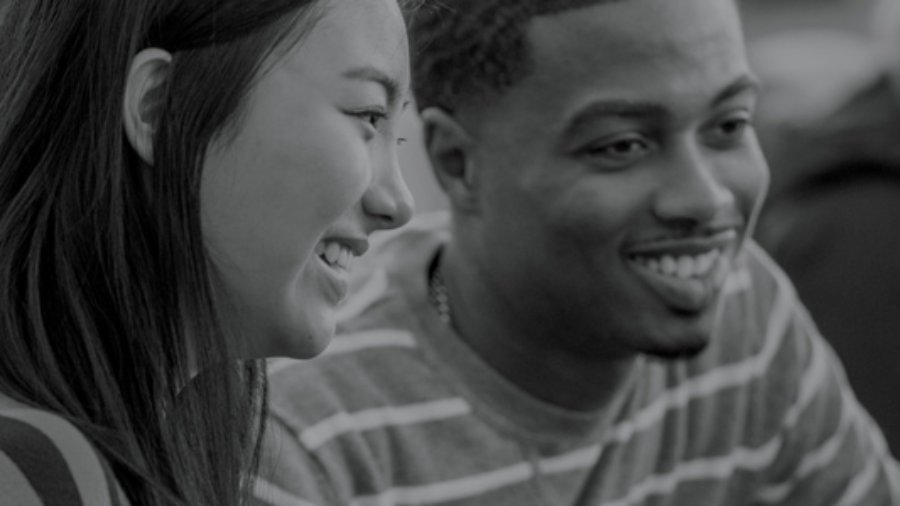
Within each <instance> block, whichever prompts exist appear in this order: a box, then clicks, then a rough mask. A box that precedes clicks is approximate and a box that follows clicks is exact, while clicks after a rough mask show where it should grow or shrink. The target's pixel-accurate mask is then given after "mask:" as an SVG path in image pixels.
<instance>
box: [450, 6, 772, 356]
mask: <svg viewBox="0 0 900 506" xmlns="http://www.w3.org/2000/svg"><path fill="white" fill-rule="evenodd" d="M529 40H530V43H531V49H532V56H533V60H532V63H533V65H532V67H531V72H530V73H529V76H528V77H526V78H524V79H523V80H522V81H520V82H518V83H517V84H515V85H514V86H513V87H512V88H511V89H510V90H508V91H506V92H504V94H503V96H502V97H501V98H500V99H499V100H498V101H497V102H496V103H495V105H492V106H491V107H490V108H489V109H488V110H487V112H485V113H484V114H482V115H481V116H480V119H479V120H478V121H477V125H476V126H474V127H471V126H470V128H471V130H472V134H473V137H474V138H475V147H474V150H473V158H472V161H473V163H474V164H475V166H476V170H477V171H478V173H479V177H480V183H479V184H481V185H482V189H481V193H480V195H482V196H483V198H482V200H481V206H482V207H481V215H480V220H481V226H480V227H479V228H477V232H475V233H473V234H471V235H467V237H466V239H464V241H465V242H467V244H466V246H467V247H469V248H471V249H472V250H473V251H475V252H476V253H475V255H474V258H475V259H476V260H475V261H476V262H477V264H478V265H477V268H478V269H479V270H480V271H482V274H483V277H484V281H485V283H486V286H488V287H489V290H492V291H494V292H495V293H499V294H503V295H502V297H503V298H504V299H505V303H506V304H508V307H510V308H512V311H513V313H514V314H515V315H516V316H517V317H519V318H520V319H521V320H522V321H525V322H530V323H532V324H533V328H543V329H551V328H552V329H557V331H554V332H552V333H550V332H547V333H545V335H546V336H547V337H546V338H547V339H549V340H554V341H556V343H554V345H560V346H567V347H570V348H572V349H573V350H576V351H578V352H579V353H595V354H596V353H601V354H609V353H613V354H618V353H630V352H633V351H638V352H644V353H651V354H659V355H666V356H668V355H678V354H690V353H693V352H696V351H699V350H700V349H702V348H703V347H704V346H705V345H706V344H707V342H708V341H709V339H710V335H711V332H712V329H713V325H714V322H715V315H716V308H717V306H718V304H719V299H720V294H721V292H722V287H723V283H724V280H725V277H726V275H727V273H728V272H729V270H730V269H731V266H732V264H733V261H734V257H735V256H736V255H737V254H738V252H739V250H740V247H741V242H742V240H743V238H744V237H745V236H746V235H747V233H748V229H749V227H750V224H751V223H752V222H753V221H754V220H753V217H754V215H755V209H756V208H757V207H758V204H759V202H760V201H761V199H762V196H763V194H764V192H765V188H766V185H767V183H768V171H767V167H766V164H765V161H764V159H763V157H762V155H761V153H760V150H759V147H758V144H757V141H756V137H755V134H754V132H753V130H752V128H751V127H750V126H749V123H750V119H751V117H752V114H753V108H754V105H755V99H756V89H755V84H754V81H753V78H752V76H751V75H750V71H749V69H748V65H747V62H746V58H745V54H744V53H745V51H744V45H743V41H742V35H741V28H740V22H739V18H738V14H737V10H736V7H735V5H734V3H733V2H731V1H723V0H679V1H677V2H673V1H671V0H629V1H625V2H617V3H604V4H598V5H596V6H591V7H587V8H581V9H577V10H571V11H567V12H564V13H562V14H558V15H553V16H544V17H540V18H536V19H535V20H533V21H532V22H531V24H530V26H529Z"/></svg>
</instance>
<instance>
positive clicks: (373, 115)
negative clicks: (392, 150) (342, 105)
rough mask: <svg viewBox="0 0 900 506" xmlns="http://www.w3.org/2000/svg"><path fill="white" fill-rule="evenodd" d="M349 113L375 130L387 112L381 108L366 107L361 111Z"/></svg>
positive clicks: (384, 118)
mask: <svg viewBox="0 0 900 506" xmlns="http://www.w3.org/2000/svg"><path fill="white" fill-rule="evenodd" d="M351 114H352V115H353V116H356V117H357V118H359V119H361V120H363V121H365V122H366V123H368V124H369V125H370V126H371V127H372V128H374V129H376V130H377V129H378V127H379V126H380V125H381V122H382V121H384V120H386V119H387V118H388V115H387V112H385V111H383V110H381V109H366V110H362V111H354V112H352V113H351Z"/></svg>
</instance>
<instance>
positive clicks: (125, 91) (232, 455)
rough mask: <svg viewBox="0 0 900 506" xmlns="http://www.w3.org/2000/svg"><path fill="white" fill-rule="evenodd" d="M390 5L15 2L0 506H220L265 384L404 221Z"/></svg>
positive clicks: (7, 50)
mask: <svg viewBox="0 0 900 506" xmlns="http://www.w3.org/2000/svg"><path fill="white" fill-rule="evenodd" d="M397 1H398V0H305V1H303V0H128V1H125V0H118V1H117V0H102V1H101V0H93V1H90V2H75V1H72V0H65V1H61V0H12V2H11V3H10V5H8V6H6V12H5V14H4V17H3V19H2V20H0V24H2V26H0V28H2V30H0V350H2V351H0V493H2V494H3V497H2V499H0V502H3V504H16V505H19V504H21V505H32V504H35V505H39V504H47V505H54V504H66V505H77V504H89V505H103V504H128V503H130V504H133V505H144V504H147V505H159V504H166V505H169V504H179V505H192V506H193V505H217V506H218V505H235V504H241V503H242V502H244V500H245V498H246V497H248V489H249V488H250V486H251V485H252V484H251V483H250V481H251V479H250V478H249V477H250V476H252V474H253V466H254V465H255V461H256V456H255V455H256V453H257V448H258V444H257V441H258V436H259V434H258V432H259V429H258V428H259V427H260V413H261V412H262V409H261V407H262V406H263V404H264V402H263V401H262V397H263V395H262V392H263V390H264V379H263V378H264V374H263V371H262V369H263V366H262V365H261V363H259V362H243V363H242V364H243V365H232V364H235V363H237V361H236V360H235V359H239V358H243V359H252V358H260V357H266V356H274V355H280V356H292V357H298V358H303V357H310V356H313V355H315V354H317V353H319V352H320V351H321V350H322V349H323V348H324V346H325V345H326V344H327V342H328V340H329V339H330V337H331V335H332V333H333V331H334V309H335V307H336V306H337V304H338V303H339V302H340V300H341V299H342V298H343V297H344V296H345V294H346V290H347V281H346V274H347V270H348V268H349V264H350V263H352V259H353V257H355V256H358V255H361V254H363V253H364V252H365V250H366V247H367V243H366V238H367V236H368V235H369V234H370V233H371V232H373V231H375V230H378V229H385V228H392V227H397V226H399V225H401V224H403V223H405V222H406V221H407V220H408V219H409V216H410V213H411V199H410V196H409V192H408V190H407V188H406V187H405V185H404V183H403V181H402V178H401V176H400V174H399V171H398V167H397V159H396V145H397V143H398V138H397V136H396V128H395V127H396V121H397V117H398V116H399V115H400V113H401V112H402V109H403V107H404V104H405V96H406V90H407V88H408V86H409V73H408V50H407V45H406V44H407V42H406V35H405V28H404V24H403V18H402V15H401V10H400V6H399V5H398V3H397Z"/></svg>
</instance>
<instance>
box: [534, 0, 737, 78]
mask: <svg viewBox="0 0 900 506" xmlns="http://www.w3.org/2000/svg"><path fill="white" fill-rule="evenodd" d="M527 38H528V43H529V45H530V49H529V51H530V53H531V56H532V63H537V64H542V63H550V64H551V65H552V64H553V63H559V64H562V65H565V64H569V66H570V67H571V64H572V63H575V62H577V61H578V60H581V61H583V62H584V63H585V64H586V65H585V66H584V68H585V71H590V72H594V71H596V68H597V67H596V66H592V65H587V63H603V64H607V65H609V66H610V67H613V66H615V67H620V66H625V65H643V64H665V63H666V62H671V63H674V62H678V61H683V60H688V61H698V60H704V59H707V58H710V57H712V56H722V55H725V57H724V59H726V60H727V59H729V58H733V59H735V60H739V61H743V60H744V59H745V54H744V51H745V49H744V43H743V34H742V29H741V24H740V17H739V15H738V10H737V7H736V5H735V4H734V3H733V2H731V1H724V2H723V1H722V0H679V1H677V2H672V1H670V0H625V1H617V2H603V3H601V4H595V5H591V6H588V7H582V8H579V9H576V10H570V11H567V12H564V13H558V14H556V15H552V16H542V17H537V18H535V19H533V20H532V22H531V23H530V26H529V27H528V30H527ZM698 63H699V61H698Z"/></svg>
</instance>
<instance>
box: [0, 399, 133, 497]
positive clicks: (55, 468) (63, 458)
mask: <svg viewBox="0 0 900 506" xmlns="http://www.w3.org/2000/svg"><path fill="white" fill-rule="evenodd" d="M0 503H2V504H3V505H4V506H80V505H84V506H127V505H128V504H129V503H128V500H127V499H126V497H125V494H124V493H123V492H122V490H121V488H120V487H119V485H118V483H117V482H116V480H115V478H114V477H113V475H112V472H111V470H110V468H109V466H108V465H107V463H106V461H105V460H104V459H103V458H102V457H101V456H100V455H99V454H98V453H97V451H96V450H95V449H94V448H93V446H92V445H91V443H90V442H89V441H88V439H87V438H86V437H85V436H84V434H82V433H81V432H80V431H79V430H78V429H77V428H75V426H73V425H72V424H71V423H69V422H68V421H66V420H65V419H63V418H62V417H60V416H57V415H55V414H53V413H50V412H47V411H41V410H36V409H31V408H29V407H27V406H24V405H22V404H20V403H18V402H16V401H14V400H12V399H10V398H9V397H7V396H5V395H3V394H0Z"/></svg>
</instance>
